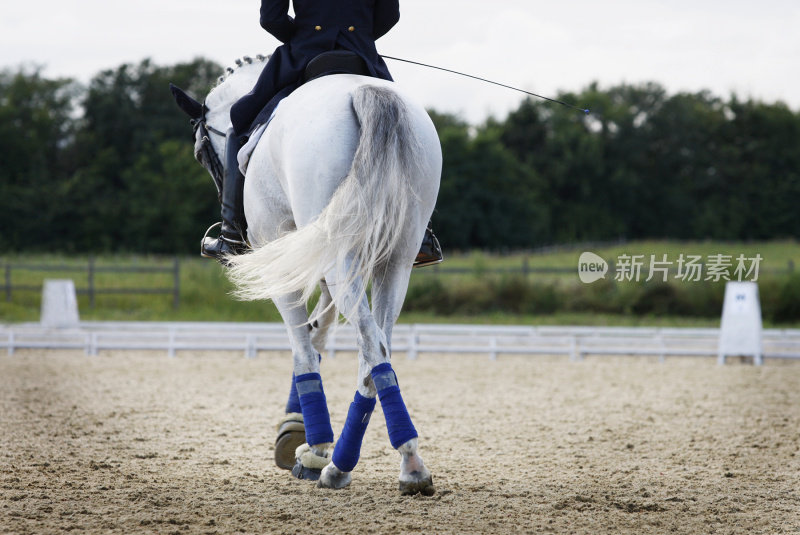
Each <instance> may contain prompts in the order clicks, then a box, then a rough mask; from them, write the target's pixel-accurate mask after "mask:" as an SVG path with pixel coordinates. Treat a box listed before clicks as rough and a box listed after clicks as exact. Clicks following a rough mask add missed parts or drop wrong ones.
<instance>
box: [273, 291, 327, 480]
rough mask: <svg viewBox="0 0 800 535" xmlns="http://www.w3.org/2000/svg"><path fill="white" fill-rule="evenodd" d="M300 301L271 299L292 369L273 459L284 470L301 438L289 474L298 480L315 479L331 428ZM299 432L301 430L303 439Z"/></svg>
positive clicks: (291, 297) (317, 359) (324, 459)
mask: <svg viewBox="0 0 800 535" xmlns="http://www.w3.org/2000/svg"><path fill="white" fill-rule="evenodd" d="M299 298H300V294H299V292H298V293H297V294H291V295H288V296H284V297H281V298H278V299H275V300H274V302H275V305H276V306H277V308H278V311H279V312H280V313H281V316H282V317H283V320H284V322H285V323H286V327H287V330H288V332H289V339H290V341H291V345H292V360H293V368H294V374H293V377H292V385H291V390H290V394H289V402H288V403H287V405H286V413H287V415H286V417H285V418H284V419H283V420H282V421H281V423H280V424H279V430H278V440H277V441H276V445H275V460H276V463H277V464H278V466H280V467H282V468H287V467H288V466H287V464H289V462H290V459H293V458H294V457H295V449H296V448H297V446H298V442H299V440H300V438H303V439H304V441H303V442H304V443H306V444H307V445H308V446H307V447H306V448H305V449H301V448H297V451H298V452H300V457H299V458H297V459H296V462H295V463H294V467H293V468H292V474H294V475H295V476H296V477H298V478H300V479H312V480H314V479H317V478H318V477H319V473H320V471H321V469H322V467H323V466H325V464H327V462H328V460H329V459H330V455H331V451H330V450H331V446H332V445H333V429H332V428H331V419H330V414H329V413H328V404H327V401H326V399H325V392H324V390H323V388H322V377H321V375H320V356H319V354H318V353H317V351H316V350H315V349H314V346H313V345H312V343H311V336H310V333H309V329H308V324H307V321H308V315H307V313H306V309H305V306H303V305H302V304H300V303H299ZM298 411H299V412H298ZM300 416H301V417H300ZM298 423H299V424H302V427H299V426H298V425H297V424H298ZM299 429H302V430H303V431H304V433H303V436H302V437H301V436H299V433H298V431H299ZM282 430H283V431H282ZM300 444H301V445H302V444H303V443H302V442H301V443H300Z"/></svg>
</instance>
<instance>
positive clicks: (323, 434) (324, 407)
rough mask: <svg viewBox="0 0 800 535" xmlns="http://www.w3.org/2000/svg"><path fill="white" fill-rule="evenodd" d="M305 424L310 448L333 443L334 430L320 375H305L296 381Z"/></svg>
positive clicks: (299, 376) (298, 377)
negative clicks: (324, 443)
mask: <svg viewBox="0 0 800 535" xmlns="http://www.w3.org/2000/svg"><path fill="white" fill-rule="evenodd" d="M295 385H296V386H297V394H298V397H299V398H300V407H301V408H302V409H303V423H304V424H305V427H306V442H308V445H309V446H314V445H316V444H322V443H323V442H333V428H332V427H331V417H330V414H328V402H327V401H326V400H325V392H323V390H322V377H321V376H320V374H318V373H304V374H303V375H298V376H297V378H296V379H295Z"/></svg>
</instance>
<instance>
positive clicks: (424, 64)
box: [381, 54, 589, 115]
mask: <svg viewBox="0 0 800 535" xmlns="http://www.w3.org/2000/svg"><path fill="white" fill-rule="evenodd" d="M381 57H382V58H384V59H393V60H395V61H402V62H404V63H411V64H413V65H419V66H421V67H428V68H429V69H438V70H440V71H445V72H450V73H453V74H458V75H460V76H466V77H467V78H473V79H475V80H480V81H481V82H486V83H489V84H494V85H499V86H500V87H505V88H506V89H513V90H514V91H519V92H520V93H525V94H526V95H530V96H532V97H536V98H540V99H543V100H546V101H548V102H555V103H556V104H561V105H562V106H566V107H567V108H572V109H573V110H578V111H582V112H583V113H585V114H587V115H588V114H589V108H580V107H578V106H574V105H572V104H567V103H566V102H563V101H561V100H557V99H554V98H549V97H544V96H542V95H537V94H536V93H531V92H530V91H525V90H524V89H520V88H518V87H514V86H510V85H507V84H501V83H500V82H495V81H493V80H487V79H486V78H481V77H480V76H475V75H473V74H467V73H464V72H458V71H454V70H452V69H445V68H444V67H437V66H436V65H428V64H427V63H421V62H419V61H412V60H410V59H403V58H395V57H392V56H384V55H383V54H381Z"/></svg>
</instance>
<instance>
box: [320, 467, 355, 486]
mask: <svg viewBox="0 0 800 535" xmlns="http://www.w3.org/2000/svg"><path fill="white" fill-rule="evenodd" d="M352 479H353V478H352V476H351V475H350V472H342V471H341V470H339V469H338V468H336V465H334V464H333V463H330V464H329V465H328V466H326V467H325V468H323V469H322V474H320V477H319V481H318V482H317V486H318V487H319V488H322V489H343V488H345V487H346V486H348V485H350V481H352Z"/></svg>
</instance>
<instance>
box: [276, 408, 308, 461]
mask: <svg viewBox="0 0 800 535" xmlns="http://www.w3.org/2000/svg"><path fill="white" fill-rule="evenodd" d="M305 441H306V428H305V426H304V425H303V415H302V414H294V413H292V414H287V415H286V417H285V418H284V419H283V420H282V421H281V423H280V424H278V438H277V439H276V440H275V464H276V465H278V468H282V469H284V470H291V469H292V467H293V466H294V461H295V450H297V447H298V446H300V445H302V444H304V443H305Z"/></svg>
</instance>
